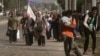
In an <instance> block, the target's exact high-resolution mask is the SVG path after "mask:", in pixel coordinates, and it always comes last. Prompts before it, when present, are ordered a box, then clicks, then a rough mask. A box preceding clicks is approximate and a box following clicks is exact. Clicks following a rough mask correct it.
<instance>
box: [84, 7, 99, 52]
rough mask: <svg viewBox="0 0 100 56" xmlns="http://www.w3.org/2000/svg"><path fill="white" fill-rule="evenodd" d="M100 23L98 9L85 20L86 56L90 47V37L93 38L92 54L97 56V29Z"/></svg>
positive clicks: (93, 10) (94, 9) (86, 16)
mask: <svg viewBox="0 0 100 56" xmlns="http://www.w3.org/2000/svg"><path fill="white" fill-rule="evenodd" d="M97 23H98V16H97V8H96V7H93V8H92V12H89V13H88V14H86V15H85V19H84V22H83V24H84V31H85V42H84V52H83V54H86V52H87V49H88V45H89V35H91V37H92V40H93V42H92V53H93V54H95V49H96V29H97Z"/></svg>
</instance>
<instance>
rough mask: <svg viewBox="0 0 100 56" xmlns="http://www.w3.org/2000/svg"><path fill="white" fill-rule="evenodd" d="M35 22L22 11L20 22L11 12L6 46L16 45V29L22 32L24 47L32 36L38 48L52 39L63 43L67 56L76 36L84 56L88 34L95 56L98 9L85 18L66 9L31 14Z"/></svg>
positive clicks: (94, 9) (28, 44) (85, 15)
mask: <svg viewBox="0 0 100 56" xmlns="http://www.w3.org/2000/svg"><path fill="white" fill-rule="evenodd" d="M34 13H35V16H36V20H35V21H34V20H33V18H31V17H30V15H29V14H28V13H27V11H24V12H23V14H22V18H21V20H20V21H19V20H18V17H17V16H16V13H15V11H11V12H10V16H9V19H8V27H7V29H8V30H7V36H9V43H12V42H17V37H16V34H17V30H18V29H19V30H22V34H23V37H25V43H26V45H27V46H31V45H32V44H33V37H34V38H35V41H37V43H38V45H39V46H45V44H46V41H45V40H46V39H47V40H49V39H51V38H53V39H55V40H57V41H64V50H65V54H66V56H70V51H71V47H72V43H73V40H75V38H77V37H76V33H77V32H79V33H80V35H81V36H82V37H83V36H84V38H85V42H84V53H83V54H86V52H87V49H88V45H89V35H90V34H91V37H92V40H93V44H92V52H93V54H95V48H96V33H95V32H96V29H97V26H98V25H97V24H98V16H97V8H96V7H93V8H92V11H91V12H88V13H86V14H84V15H82V14H81V13H78V12H77V11H72V10H67V11H63V12H62V13H57V12H47V11H46V12H42V11H36V12H34Z"/></svg>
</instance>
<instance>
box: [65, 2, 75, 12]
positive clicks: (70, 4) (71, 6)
mask: <svg viewBox="0 0 100 56" xmlns="http://www.w3.org/2000/svg"><path fill="white" fill-rule="evenodd" d="M76 4H77V0H65V10H76V6H77V5H76Z"/></svg>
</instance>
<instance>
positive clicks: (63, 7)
mask: <svg viewBox="0 0 100 56" xmlns="http://www.w3.org/2000/svg"><path fill="white" fill-rule="evenodd" d="M57 2H58V3H59V5H60V6H61V7H62V9H65V0H57Z"/></svg>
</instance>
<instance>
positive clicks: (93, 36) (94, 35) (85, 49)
mask: <svg viewBox="0 0 100 56" xmlns="http://www.w3.org/2000/svg"><path fill="white" fill-rule="evenodd" d="M89 35H91V38H92V51H95V48H96V33H95V31H92V32H90V31H89V30H87V29H85V43H84V52H86V51H87V49H88V45H89Z"/></svg>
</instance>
